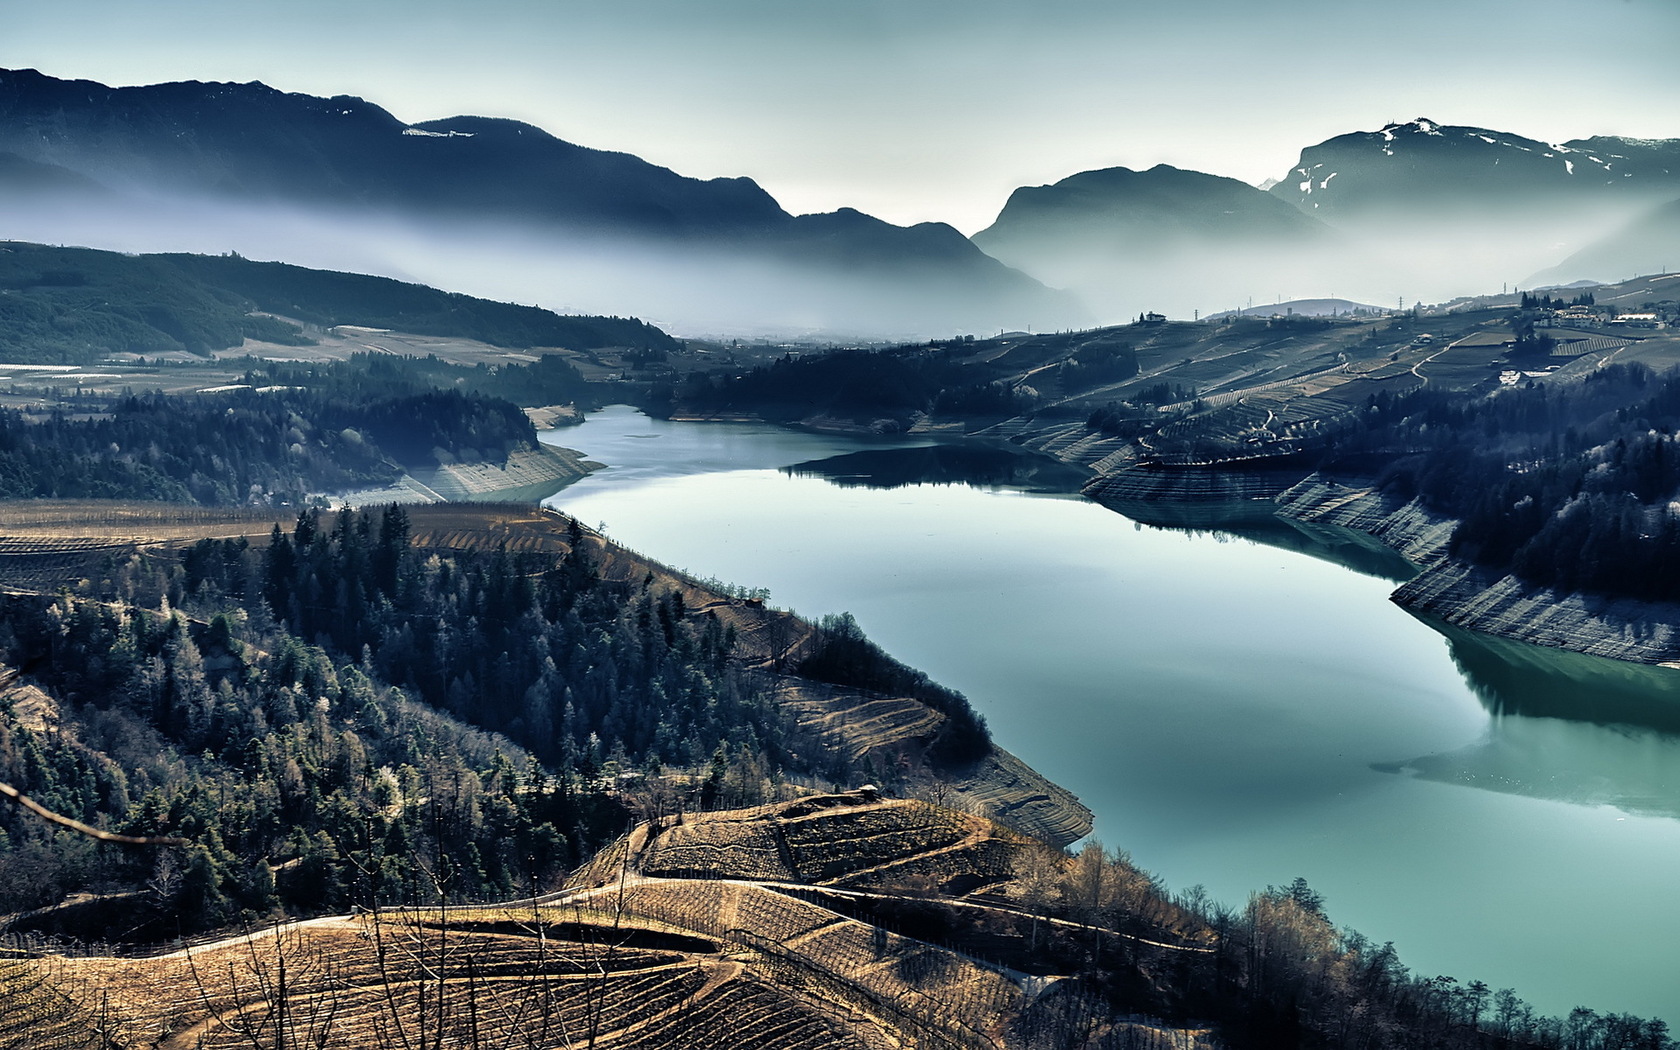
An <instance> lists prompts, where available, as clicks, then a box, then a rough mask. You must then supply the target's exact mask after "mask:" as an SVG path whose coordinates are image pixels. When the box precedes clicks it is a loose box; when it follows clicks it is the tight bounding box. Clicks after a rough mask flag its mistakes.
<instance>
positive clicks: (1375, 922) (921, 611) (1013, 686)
mask: <svg viewBox="0 0 1680 1050" xmlns="http://www.w3.org/2000/svg"><path fill="white" fill-rule="evenodd" d="M543 440H544V441H547V442H551V443H554V444H561V445H565V446H566V447H568V448H574V449H578V450H580V451H582V452H583V453H584V454H585V455H587V456H588V457H589V458H591V459H594V460H598V461H600V462H602V463H606V464H609V467H608V469H606V470H603V471H600V472H598V473H596V474H594V475H592V476H590V477H588V478H586V479H584V480H582V481H579V482H577V483H575V484H573V485H572V486H570V487H568V488H566V489H565V490H563V491H561V492H560V493H558V494H557V495H555V496H554V497H552V498H551V499H550V500H549V503H551V504H552V505H554V506H557V507H559V508H561V509H563V510H565V511H567V512H568V513H572V514H575V515H577V516H578V517H580V518H582V519H583V520H584V521H585V522H587V523H589V524H596V523H604V526H605V530H606V532H607V534H608V535H609V536H611V537H612V538H613V539H614V540H616V541H618V542H620V543H623V544H626V545H628V546H630V547H633V548H635V549H636V550H639V551H641V552H643V553H645V554H647V555H650V556H652V557H654V558H656V559H658V560H660V561H663V562H665V563H667V564H669V565H673V566H677V567H680V568H684V569H687V570H689V571H690V572H692V573H694V574H696V575H700V576H716V577H718V578H721V579H724V580H727V581H730V582H733V583H739V584H742V585H746V586H750V587H767V588H769V590H770V592H771V597H770V601H771V603H772V604H775V605H780V606H783V607H786V608H792V609H795V610H797V611H799V612H800V613H802V614H804V615H806V616H807V617H816V616H819V615H821V614H824V613H832V612H840V611H849V612H851V613H852V614H853V615H854V616H856V618H857V620H858V622H859V624H860V625H862V627H863V629H864V630H865V631H866V632H867V633H868V634H869V636H870V637H871V638H873V639H874V640H875V641H876V642H878V643H880V644H881V645H882V646H883V647H884V648H885V649H887V650H888V651H889V652H891V653H892V654H893V655H894V656H896V657H898V658H899V659H901V660H903V661H904V662H906V663H908V664H910V665H912V666H914V667H917V668H919V669H921V670H924V671H926V672H927V673H928V674H930V675H931V676H932V677H933V678H935V679H936V680H937V681H940V682H942V683H944V684H946V685H949V686H951V687H953V688H956V689H959V690H961V691H962V692H964V693H965V694H967V695H968V697H969V699H970V700H971V701H972V702H973V704H974V706H975V708H976V709H977V710H979V711H980V712H982V713H983V714H984V715H985V717H986V719H987V721H988V723H989V724H990V726H991V729H992V733H993V736H994V737H995V739H996V740H997V741H998V743H999V744H1000V745H1002V746H1003V747H1005V748H1007V749H1009V750H1011V751H1013V752H1015V753H1016V754H1018V755H1020V756H1021V757H1022V758H1023V759H1025V760H1026V761H1027V762H1028V763H1030V764H1031V765H1032V766H1034V767H1035V768H1037V769H1038V770H1040V771H1041V772H1043V773H1044V774H1046V775H1047V776H1049V777H1051V778H1052V779H1054V780H1056V781H1057V782H1059V783H1061V784H1063V785H1065V786H1066V787H1068V788H1069V789H1071V790H1073V791H1074V792H1076V793H1077V794H1078V795H1079V796H1080V798H1081V799H1082V800H1084V802H1085V803H1086V804H1087V805H1089V806H1090V807H1091V808H1092V809H1093V810H1094V811H1095V813H1096V817H1097V829H1096V832H1095V834H1096V836H1097V837H1098V838H1100V839H1101V840H1102V841H1103V842H1104V843H1106V844H1107V845H1109V846H1118V847H1120V848H1123V849H1125V850H1127V851H1129V852H1130V854H1131V855H1132V858H1133V860H1134V861H1135V862H1136V863H1138V864H1139V865H1141V866H1142V867H1144V868H1147V869H1149V870H1151V871H1154V872H1156V873H1158V874H1159V875H1161V876H1162V877H1163V878H1164V879H1165V880H1166V882H1167V884H1168V885H1169V887H1171V888H1172V889H1174V890H1182V889H1184V888H1186V887H1189V886H1191V885H1194V884H1198V883H1200V884H1202V885H1204V886H1205V887H1206V888H1207V889H1208V891H1209V892H1210V893H1211V894H1212V895H1213V896H1215V897H1217V898H1219V899H1222V900H1224V901H1226V902H1228V903H1231V904H1234V905H1238V906H1240V905H1241V904H1242V903H1243V902H1244V901H1245V900H1246V898H1247V895H1248V894H1249V892H1251V891H1254V890H1259V889H1262V888H1263V887H1265V886H1266V885H1269V884H1270V885H1284V884H1287V883H1288V882H1289V881H1290V880H1291V879H1293V878H1295V877H1296V876H1303V877H1305V878H1306V880H1307V881H1308V882H1309V883H1310V884H1311V885H1312V887H1313V888H1314V889H1315V890H1317V891H1318V892H1320V893H1321V894H1323V895H1324V897H1325V900H1326V911H1327V913H1328V914H1329V915H1330V917H1331V918H1332V920H1334V921H1335V922H1337V923H1338V924H1342V925H1346V926H1351V927H1353V928H1355V929H1358V930H1359V931H1360V932H1362V933H1364V934H1365V935H1367V936H1368V937H1371V938H1372V939H1374V940H1376V941H1378V942H1381V941H1386V940H1392V941H1393V942H1394V943H1395V946H1396V947H1397V948H1398V950H1399V952H1400V955H1401V958H1402V960H1403V961H1404V962H1405V963H1406V964H1407V965H1408V966H1409V967H1411V968H1412V970H1413V971H1414V972H1417V973H1420V974H1423V975H1434V974H1451V975H1453V976H1456V977H1458V978H1459V979H1461V980H1463V981H1469V980H1471V979H1477V978H1479V979H1481V980H1484V981H1486V982H1487V983H1488V984H1489V985H1491V986H1493V987H1495V988H1499V987H1512V988H1514V989H1515V990H1516V991H1517V993H1518V994H1519V995H1521V996H1522V997H1523V998H1524V999H1526V1000H1527V1001H1528V1002H1529V1003H1531V1004H1532V1005H1534V1006H1535V1007H1536V1008H1537V1009H1539V1010H1540V1011H1542V1012H1545V1013H1552V1014H1564V1013H1567V1012H1568V1011H1569V1010H1570V1008H1572V1007H1574V1006H1576V1005H1587V1006H1591V1007H1592V1008H1594V1009H1596V1010H1598V1011H1600V1012H1629V1013H1636V1014H1640V1015H1659V1016H1662V1017H1664V1018H1666V1019H1667V1020H1668V1021H1669V1022H1670V1023H1671V1024H1672V1025H1674V1026H1676V1027H1680V937H1676V936H1674V934H1676V933H1680V892H1676V889H1677V881H1680V880H1677V875H1676V873H1677V872H1680V686H1677V684H1676V680H1677V679H1680V673H1675V672H1667V671H1660V670H1656V669H1649V668H1640V667H1632V666H1629V665H1623V664H1619V663H1616V662H1613V661H1604V660H1595V659H1592V658H1588V657H1581V656H1576V655H1574V654H1567V653H1558V652H1554V651H1551V650H1543V649H1536V648H1533V647H1529V646H1521V645H1516V644H1513V643H1508V642H1503V641H1501V640H1498V639H1488V638H1485V637H1482V636H1476V635H1471V634H1467V633H1463V632H1453V633H1451V634H1447V633H1443V632H1442V631H1439V630H1436V629H1434V628H1432V627H1431V626H1430V625H1428V624H1425V623H1423V622H1421V621H1420V620H1418V619H1416V618H1414V617H1412V616H1411V615H1409V614H1407V613H1406V612H1405V611H1403V610H1401V609H1400V608H1398V607H1396V606H1395V605H1393V604H1392V603H1390V602H1389V601H1388V594H1389V593H1390V591H1392V589H1393V586H1394V584H1393V582H1392V581H1391V580H1390V579H1387V578H1384V573H1387V572H1390V571H1391V569H1396V570H1403V567H1402V566H1397V565H1394V564H1393V563H1392V561H1391V562H1390V563H1389V564H1388V565H1385V563H1384V559H1382V558H1380V557H1376V558H1360V559H1350V558H1347V557H1345V556H1344V557H1341V558H1340V559H1339V560H1326V557H1322V556H1320V557H1315V556H1313V554H1312V553H1308V551H1313V550H1315V543H1317V542H1318V540H1317V539H1315V538H1314V537H1311V536H1307V535H1306V534H1304V533H1299V532H1296V531H1294V530H1292V529H1290V528H1289V527H1288V526H1283V525H1280V524H1277V523H1273V524H1272V525H1270V526H1265V527H1253V526H1251V525H1248V524H1243V523H1240V522H1236V521H1235V520H1233V523H1232V525H1231V527H1230V528H1228V529H1222V530H1209V529H1201V530H1185V529H1168V528H1156V527H1152V526H1146V525H1142V524H1139V523H1137V522H1134V521H1132V520H1129V519H1127V518H1126V517H1124V516H1122V515H1120V514H1118V513H1115V512H1114V511H1111V510H1107V509H1104V508H1102V507H1100V506H1097V505H1096V504H1094V503H1092V502H1090V501H1088V500H1085V499H1084V498H1082V497H1079V496H1077V495H1075V494H1073V489H1074V488H1075V487H1076V486H1077V481H1078V475H1077V473H1075V472H1070V471H1068V470H1067V469H1066V468H1062V467H1060V466H1059V465H1057V464H1053V463H1049V462H1047V461H1044V460H1040V459H1036V458H1030V457H1024V456H1020V455H1018V454H1016V453H1014V452H1012V451H1009V450H1004V449H996V450H987V449H981V448H976V447H975V446H972V445H969V446H952V445H949V444H941V443H940V442H937V441H934V440H931V439H921V438H898V439H870V438H850V437H839V436H832V435H822V434H810V433H803V432H797V431H792V430H786V429H781V428H775V427H770V426H762V425H752V424H726V423H669V422H663V421H656V420H652V419H649V418H648V417H646V416H643V415H641V414H640V413H637V412H635V411H634V410H631V409H628V408H624V407H622V406H618V407H613V408H609V409H607V410H605V411H603V412H600V413H596V414H594V415H592V416H591V417H590V419H589V420H588V421H587V422H586V423H584V424H583V425H581V426H577V427H571V428H567V429H565V430H561V431H556V432H549V433H546V434H544V436H543ZM1245 529H1246V530H1248V531H1249V532H1250V533H1251V534H1252V535H1250V536H1244V535H1243V534H1242V533H1243V531H1244V530H1245ZM1255 536H1258V537H1259V539H1256V538H1254V537H1255ZM1261 540H1265V541H1266V542H1261ZM1296 548H1301V549H1296ZM1318 553H1320V554H1322V555H1328V554H1329V553H1330V551H1329V549H1328V548H1325V549H1324V550H1320V551H1319V552H1318ZM1350 565H1351V566H1354V567H1349V566H1350ZM1355 568H1358V569H1361V570H1363V571H1355Z"/></svg>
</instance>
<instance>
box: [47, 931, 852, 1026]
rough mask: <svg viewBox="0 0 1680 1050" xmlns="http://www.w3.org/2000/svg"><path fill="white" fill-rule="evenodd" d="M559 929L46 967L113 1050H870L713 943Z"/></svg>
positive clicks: (250, 940)
mask: <svg viewBox="0 0 1680 1050" xmlns="http://www.w3.org/2000/svg"><path fill="white" fill-rule="evenodd" d="M573 914H574V913H572V912H570V911H568V909H565V908H559V907H552V906H551V907H545V908H541V909H531V910H528V911H527V912H526V913H525V917H524V919H523V920H521V921H519V922H509V921H496V922H490V923H485V922H480V921H478V920H476V919H474V918H473V917H472V916H473V913H472V912H463V913H461V914H460V916H458V917H456V916H451V917H443V916H437V915H431V916H423V915H414V914H407V913H401V914H386V915H383V916H380V917H378V918H377V919H376V918H374V917H372V916H367V915H363V916H359V917H356V918H344V919H335V920H328V921H317V922H310V923H303V924H297V925H294V926H291V927H287V928H284V929H282V930H278V931H271V932H267V933H260V934H256V935H253V936H250V937H241V938H235V939H233V940H230V941H224V942H218V943H216V944H211V945H206V946H202V947H199V948H194V949H191V950H188V951H181V952H176V953H173V954H170V955H166V956H161V957H157V958H151V959H109V958H82V959H63V960H58V961H56V963H55V965H54V967H53V969H54V977H55V979H56V981H57V983H58V985H59V986H60V987H62V988H64V989H67V990H69V991H70V993H71V994H72V995H73V996H74V997H75V998H76V999H77V1000H79V1001H80V1002H83V1003H89V1002H97V1003H100V1004H101V1008H102V1010H103V1017H104V1019H105V1023H106V1026H107V1028H108V1029H109V1031H110V1033H111V1035H112V1036H113V1037H114V1038H115V1039H116V1040H117V1041H118V1042H119V1044H120V1045H122V1046H126V1047H136V1048H138V1047H156V1048H159V1050H189V1048H191V1050H201V1048H202V1050H233V1048H235V1047H262V1048H270V1047H272V1048H274V1050H280V1048H282V1047H291V1046H296V1047H311V1048H315V1050H337V1048H342V1050H364V1048H366V1050H371V1048H388V1047H402V1046H409V1047H433V1046H452V1047H476V1048H484V1050H488V1048H493V1047H509V1048H511V1047H520V1048H523V1050H544V1048H549V1047H553V1048H562V1047H573V1046H596V1047H603V1048H605V1047H635V1048H664V1047H701V1046H708V1045H711V1046H729V1045H734V1046H753V1047H765V1048H772V1050H806V1048H816V1047H831V1046H832V1047H846V1048H850V1047H858V1048H860V1050H861V1048H864V1047H867V1046H869V1045H870V1043H869V1042H867V1041H865V1040H860V1039H857V1038H855V1037H853V1036H852V1035H850V1034H848V1033H847V1032H845V1031H843V1030H842V1029H841V1028H840V1027H839V1026H837V1025H835V1024H834V1023H832V1022H831V1021H830V1020H829V1019H828V1018H827V1017H825V1016H824V1015H822V1014H821V1013H820V1012H819V1011H816V1010H813V1009H812V1008H811V1006H810V1005H808V1004H805V1003H802V1002H801V1001H800V1000H799V998H797V997H795V996H792V995H789V994H788V993H786V992H784V991H782V990H779V989H778V988H776V987H775V986H774V984H773V983H772V982H771V981H770V980H769V979H768V978H769V975H768V974H766V973H762V972H759V970H758V969H755V968H754V967H753V966H752V965H750V963H749V962H744V961H740V960H737V959H734V958H731V957H729V956H728V955H726V954H724V952H723V950H722V946H721V945H720V944H717V943H713V942H709V941H705V940H703V939H700V938H696V937H693V936H679V935H675V934H672V933H670V932H668V931H666V930H664V929H662V928H658V927H657V926H656V925H650V924H647V923H638V922H636V921H635V920H634V919H630V918H620V919H618V920H617V921H615V922H613V923H612V924H610V925H596V924H593V923H591V922H577V921H573V920H572V919H569V916H571V915H573ZM731 1040H734V1041H733V1042H731ZM66 1045H68V1044H66Z"/></svg>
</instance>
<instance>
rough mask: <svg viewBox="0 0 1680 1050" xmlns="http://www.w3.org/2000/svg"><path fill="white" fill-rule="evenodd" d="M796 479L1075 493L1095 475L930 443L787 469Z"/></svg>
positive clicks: (989, 449)
mask: <svg viewBox="0 0 1680 1050" xmlns="http://www.w3.org/2000/svg"><path fill="white" fill-rule="evenodd" d="M782 473H784V474H790V475H793V476H794V477H806V478H822V479H823V480H825V481H830V482H833V483H834V484H836V485H839V486H841V487H842V488H850V487H852V486H864V487H867V488H874V489H896V488H902V487H904V486H906V485H968V486H971V487H973V488H984V489H1016V490H1019V491H1022V492H1039V493H1047V494H1057V493H1059V494H1064V495H1071V494H1072V493H1075V492H1078V491H1079V489H1080V486H1082V485H1083V484H1084V483H1085V482H1086V481H1087V480H1089V479H1090V477H1091V475H1090V473H1089V472H1088V471H1084V470H1081V469H1079V468H1078V467H1073V466H1069V465H1067V464H1065V463H1061V462H1058V461H1056V460H1053V459H1046V458H1045V457H1043V456H1037V455H1032V454H1030V453H1026V452H1022V451H1019V450H1016V449H1010V448H1001V447H997V446H992V445H974V444H965V445H926V446H923V447H921V448H882V449H865V450H863V451H861V452H847V453H844V454H842V455H838V456H829V457H827V458H826V459H814V460H808V461H806V462H804V463H795V464H794V465H793V466H791V467H783V468H782Z"/></svg>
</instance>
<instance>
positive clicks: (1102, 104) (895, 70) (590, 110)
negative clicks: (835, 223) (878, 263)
mask: <svg viewBox="0 0 1680 1050" xmlns="http://www.w3.org/2000/svg"><path fill="white" fill-rule="evenodd" d="M0 66H7V67H13V68H18V67H34V68H37V69H40V70H41V71H42V72H44V73H48V74H51V75H53V76H57V77H65V78H78V77H79V78H85V79H89V80H97V81H101V82H103V83H108V84H145V83H156V82H159V81H165V80H189V79H192V80H233V81H249V80H261V81H263V82H264V83H267V84H269V85H271V86H273V87H277V88H281V89H284V90H288V91H303V92H308V93H310V94H316V95H334V94H347V95H359V96H361V97H363V98H366V99H368V100H370V101H372V102H375V103H378V104H379V105H381V106H384V107H385V108H386V109H388V110H390V111H392V112H393V113H395V114H396V115H397V116H398V117H400V118H402V119H404V120H407V121H421V120H427V119H433V118H438V117H445V116H453V115H456V114H460V113H474V114H483V115H490V116H506V117H515V118H518V119H521V120H526V121H529V122H531V123H533V124H537V125H539V126H541V127H543V128H545V129H546V130H548V131H550V132H552V133H553V134H555V135H558V136H559V137H561V138H564V139H567V140H570V141H572V142H576V143H579V144H581V145H585V146H592V147H595V148H599V149H613V150H622V151H625V152H629V153H634V154H637V155H638V156H641V157H643V158H646V159H647V160H650V161H653V162H654V163H657V164H662V165H665V166H666V167H670V168H672V169H674V170H676V171H678V172H681V173H682V174H685V175H692V176H696V177H712V176H719V175H731V176H733V175H746V176H749V177H751V178H753V179H755V180H757V181H758V182H759V183H760V184H761V185H762V186H764V187H765V189H767V190H768V191H769V192H770V193H771V194H773V195H774V196H775V197H776V199H777V200H779V201H780V202H781V203H782V205H783V206H784V207H786V208H788V209H789V210H790V211H795V212H807V211H828V210H832V209H834V208H837V207H841V206H851V207H855V208H858V209H860V210H863V211H866V212H870V213H871V214H874V215H878V216H880V217H882V218H884V219H888V220H890V221H893V222H898V223H911V222H918V221H923V220H929V219H936V220H943V221H946V222H950V223H951V224H953V225H955V226H956V227H957V228H959V229H961V230H962V231H963V232H965V233H973V232H975V231H976V230H978V229H981V228H983V227H984V226H986V225H988V224H989V223H990V222H991V220H992V219H993V218H994V217H995V216H996V214H997V212H998V209H999V208H1001V207H1002V205H1003V203H1004V201H1005V199H1006V198H1007V197H1008V195H1009V192H1010V191H1011V190H1012V189H1014V188H1015V187H1017V186H1020V185H1036V184H1040V183H1045V182H1054V181H1056V180H1058V179H1061V178H1064V177H1066V176H1068V175H1071V174H1073V173H1075V172H1078V171H1083V170H1088V169H1091V168H1099V167H1108V166H1112V165H1125V166H1127V167H1132V168H1147V167H1150V166H1152V165H1154V164H1157V163H1162V162H1165V163H1169V164H1175V165H1178V166H1180V167H1188V168H1195V169H1198V170H1202V171H1208V172H1213V173H1215V174H1219V175H1229V176H1232V177H1235V178H1239V179H1242V180H1244V181H1246V182H1254V183H1257V182H1259V181H1260V180H1262V179H1264V178H1267V177H1268V176H1270V177H1279V176H1282V175H1283V174H1284V173H1285V172H1287V170H1288V169H1289V167H1290V166H1291V164H1292V163H1293V162H1294V160H1295V158H1296V156H1297V154H1298V153H1299V152H1300V150H1301V148H1302V147H1304V146H1308V145H1312V144H1314V143H1317V142H1320V141H1322V140H1324V139H1326V138H1329V137H1331V136H1332V135H1336V134H1340V133H1343V132H1347V131H1357V130H1374V129H1375V128H1377V127H1380V126H1382V125H1383V124H1384V123H1387V122H1389V121H1393V120H1409V119H1411V118H1413V117H1418V116H1426V117H1429V118H1431V119H1433V120H1435V121H1438V122H1440V123H1444V124H1475V125H1479V126H1484V127H1492V128H1496V129H1498V130H1502V131H1509V132H1515V133H1517V134H1522V135H1528V136H1530V137H1533V138H1540V139H1546V140H1551V141H1559V140H1562V139H1567V138H1574V137H1579V136H1586V135H1592V134H1622V135H1636V136H1643V137H1653V138H1659V137H1660V138H1667V137H1676V136H1680V0H1393V2H1390V3H1387V4H1380V5H1379V4H1373V3H1364V2H1338V3H1331V2H1327V0H1297V2H1294V3H1288V4H1283V3H1267V2H1261V0H1177V2H1171V0H1168V2H1161V3H1139V2H1133V0H1108V2H1100V0H1033V2H1026V0H836V2H821V3H818V2H811V0H591V2H588V3H580V2H575V0H478V2H474V3H463V2H459V0H453V2H446V0H144V2H142V0H52V2H51V3H47V2H43V0H0Z"/></svg>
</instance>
